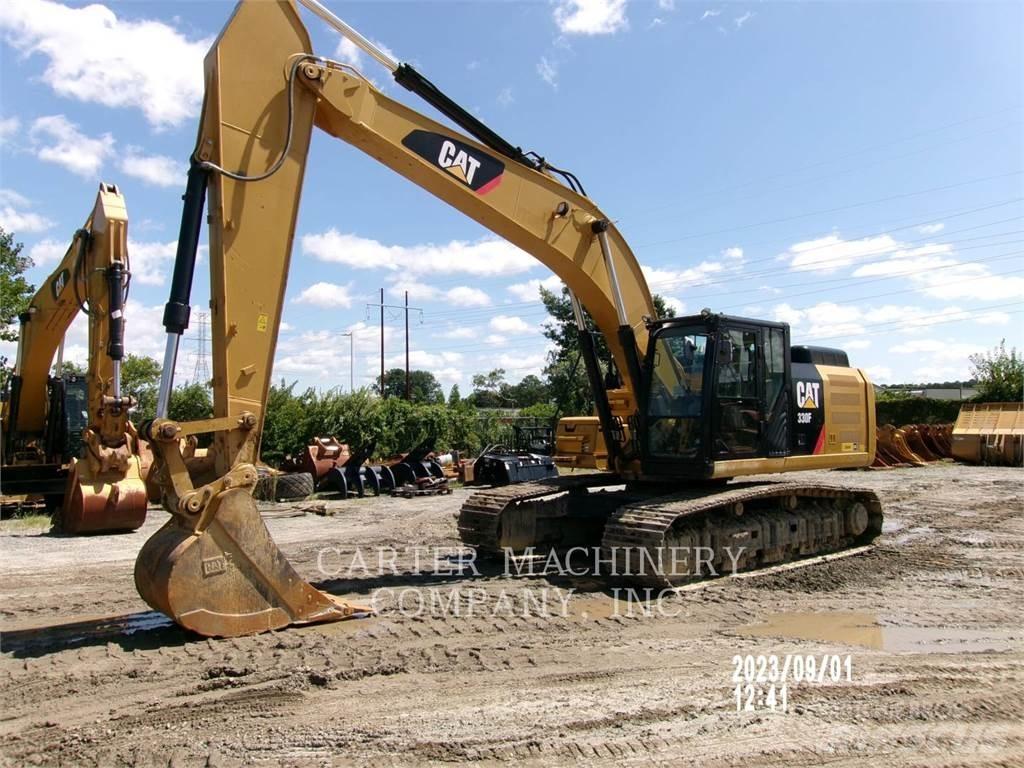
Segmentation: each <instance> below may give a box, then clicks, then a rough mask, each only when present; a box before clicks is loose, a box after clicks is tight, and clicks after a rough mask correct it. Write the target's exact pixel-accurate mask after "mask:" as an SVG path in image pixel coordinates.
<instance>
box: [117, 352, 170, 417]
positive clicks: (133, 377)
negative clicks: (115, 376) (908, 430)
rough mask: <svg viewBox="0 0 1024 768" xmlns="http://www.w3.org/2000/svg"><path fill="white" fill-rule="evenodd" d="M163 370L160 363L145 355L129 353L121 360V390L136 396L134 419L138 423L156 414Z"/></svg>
mask: <svg viewBox="0 0 1024 768" xmlns="http://www.w3.org/2000/svg"><path fill="white" fill-rule="evenodd" d="M162 370H163V369H162V368H161V366H160V363H158V362H157V361H156V360H154V359H153V358H152V357H147V356H145V355H133V354H131V353H129V354H128V355H126V356H125V358H124V360H123V361H122V362H121V391H122V392H124V393H126V394H128V395H131V396H132V397H134V398H135V411H134V413H133V414H132V420H133V421H134V422H135V423H136V424H141V423H142V422H143V421H146V420H147V419H152V418H153V417H154V416H156V399H157V394H158V392H159V389H160V372H161V371H162Z"/></svg>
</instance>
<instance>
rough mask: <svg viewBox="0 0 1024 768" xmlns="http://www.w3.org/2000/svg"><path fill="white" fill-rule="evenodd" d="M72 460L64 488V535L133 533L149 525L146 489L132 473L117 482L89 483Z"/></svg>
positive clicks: (62, 518) (61, 522) (61, 519)
mask: <svg viewBox="0 0 1024 768" xmlns="http://www.w3.org/2000/svg"><path fill="white" fill-rule="evenodd" d="M82 466H83V463H82V462H80V461H72V463H71V468H70V469H69V471H68V480H67V485H66V486H65V488H64V504H63V506H62V507H61V511H60V529H61V531H63V532H64V533H75V534H77V533H100V532H115V531H134V530H135V529H137V528H138V527H139V526H140V525H142V524H143V523H144V522H146V503H147V501H146V486H145V484H144V483H143V482H142V479H141V478H139V477H137V476H136V477H133V476H131V474H129V476H127V477H124V478H122V479H119V480H117V481H116V482H103V481H101V480H90V479H89V478H86V477H84V476H83V475H82V473H81V471H80V468H81V467H82Z"/></svg>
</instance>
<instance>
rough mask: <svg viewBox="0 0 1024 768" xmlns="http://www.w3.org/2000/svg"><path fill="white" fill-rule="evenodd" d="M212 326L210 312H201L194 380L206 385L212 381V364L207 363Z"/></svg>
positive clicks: (197, 326) (197, 330) (198, 323)
mask: <svg viewBox="0 0 1024 768" xmlns="http://www.w3.org/2000/svg"><path fill="white" fill-rule="evenodd" d="M209 328H210V315H209V313H208V312H200V313H199V318H198V322H197V324H196V351H195V358H196V364H195V369H194V370H193V373H192V380H193V381H196V382H199V383H200V384H202V385H203V386H204V387H205V386H207V385H208V384H209V381H210V366H209V364H208V363H207V359H206V356H207V352H206V340H207V334H208V331H209Z"/></svg>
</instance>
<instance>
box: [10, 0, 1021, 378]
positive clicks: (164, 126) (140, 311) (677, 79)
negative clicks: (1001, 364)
mask: <svg viewBox="0 0 1024 768" xmlns="http://www.w3.org/2000/svg"><path fill="white" fill-rule="evenodd" d="M327 4H328V6H329V7H331V8H332V10H334V11H335V12H336V13H337V14H338V15H340V16H341V17H342V18H344V19H345V20H346V21H348V22H349V23H350V24H352V25H353V26H355V27H356V28H357V29H359V30H360V31H362V32H363V33H364V34H365V35H366V36H368V37H370V38H371V39H373V40H376V41H378V42H380V43H382V44H384V45H385V46H386V47H387V48H388V49H390V50H391V51H393V52H394V53H395V54H396V56H397V57H398V58H399V59H401V60H405V61H410V62H412V63H414V64H415V65H416V66H417V67H418V68H419V69H420V70H421V71H422V72H424V73H425V74H426V75H427V76H428V77H430V78H431V79H432V80H433V81H434V82H436V83H438V84H439V85H440V86H441V87H442V88H444V89H445V90H446V91H447V92H448V93H449V94H450V95H451V96H453V97H454V98H455V99H456V100H457V101H459V102H460V103H462V104H463V105H464V106H466V107H467V108H469V109H471V110H473V111H474V112H476V113H477V114H478V115H479V116H480V117H481V118H482V119H484V120H485V121H486V122H487V123H489V124H490V125H491V127H493V128H494V129H496V130H497V131H498V132H499V133H501V134H502V135H504V136H505V137H507V138H508V139H510V140H511V141H512V142H513V143H515V144H518V145H520V146H522V147H524V148H528V149H534V150H536V151H538V152H539V153H540V154H542V155H544V156H545V157H546V158H548V159H549V160H550V161H551V162H553V163H554V164H555V165H558V166H560V167H565V168H569V169H571V170H573V171H574V172H575V173H576V174H577V175H578V176H579V177H580V179H581V180H582V181H583V183H584V185H585V186H586V189H587V191H588V193H589V195H590V196H591V197H592V198H593V199H594V200H595V201H596V202H597V203H598V204H599V205H600V206H601V208H602V209H603V210H604V211H606V212H608V213H609V214H610V215H611V216H613V217H614V218H615V219H616V220H617V221H618V224H619V227H620V228H621V230H622V231H623V233H624V235H625V236H626V238H627V239H628V241H629V242H630V244H631V246H632V247H633V250H634V252H635V253H636V255H637V257H638V259H639V260H640V262H641V263H642V264H644V265H645V267H646V268H647V273H648V279H649V281H650V283H651V287H652V289H653V290H654V291H656V292H658V293H661V294H662V295H664V296H666V297H669V298H670V299H671V301H672V303H673V304H674V305H675V306H676V308H677V309H679V310H680V311H686V312H696V311H699V310H700V309H701V308H702V307H710V308H712V309H714V310H719V311H727V312H731V313H735V314H744V315H748V316H755V317H765V318H771V319H781V320H786V321H788V322H790V323H791V324H792V326H793V338H794V341H796V342H812V343H821V344H828V345H836V346H842V347H844V348H846V349H847V350H848V351H849V353H850V357H851V360H852V361H853V363H854V364H856V365H858V366H861V367H864V368H867V369H868V371H869V372H870V373H871V375H872V376H873V377H874V378H875V379H876V380H877V381H880V382H902V381H926V380H929V381H930V380H946V379H954V378H957V377H960V376H966V374H967V372H968V366H967V356H968V355H969V354H971V353H972V352H975V351H980V350H983V349H986V348H990V347H992V346H993V345H995V344H996V343H998V342H999V340H1000V339H1001V338H1004V337H1005V338H1006V340H1007V343H1008V344H1010V345H1014V344H1015V345H1018V346H1022V341H1024V333H1022V328H1024V258H1022V255H1024V131H1022V127H1024V126H1022V120H1024V109H1022V107H1024V88H1022V86H1024V54H1022V46H1021V32H1020V30H1021V29H1022V28H1024V6H1022V5H1021V4H1019V3H1005V4H1000V3H915V2H906V3H854V2H847V3H812V4H801V3H777V2H769V3H703V2H702V3H682V2H675V3H673V2H671V0H659V2H635V1H633V2H626V1H625V0H588V1H586V2H583V1H582V0H575V1H564V0H556V2H550V3H549V2H532V3H484V2H476V3H468V2H463V3H445V2H413V3H409V2H404V3H399V2H377V3H367V2H355V3H344V2H338V1H337V0H328V2H327ZM231 8H232V4H231V3H228V2H107V3H105V4H93V5H87V4H85V3H78V2H68V3H64V4H61V3H57V2H51V1H50V0H6V2H4V3H3V4H0V40H2V44H0V76H2V82H0V138H2V142H3V144H2V149H0V188H2V191H0V225H2V226H4V228H5V229H8V230H13V231H14V232H15V233H16V235H17V237H18V239H19V240H20V241H22V242H24V243H25V246H26V251H27V252H28V253H29V254H31V255H32V256H33V258H34V259H35V260H36V262H37V266H36V267H35V268H34V269H33V270H32V272H31V273H30V278H32V279H33V280H35V281H37V282H38V281H40V280H41V279H43V278H44V277H45V276H46V274H48V273H49V271H50V269H52V267H53V265H54V263H55V261H56V259H58V258H59V257H60V256H61V255H62V254H63V251H64V249H65V248H66V247H67V244H68V242H69V240H70V238H71V235H72V233H73V232H74V230H75V229H76V228H77V227H79V226H81V224H82V222H83V221H84V219H85V217H86V215H87V214H88V212H89V210H90V209H91V206H92V202H93V199H94V197H95V191H96V188H97V185H98V183H99V182H100V181H106V182H113V183H117V184H119V185H120V187H121V189H122V191H123V192H124V194H125V196H126V198H127V202H128V210H129V213H130V217H131V219H130V225H129V232H130V247H131V254H132V258H133V269H134V272H135V276H134V282H133V289H132V296H131V304H130V305H129V314H128V330H127V333H128V338H127V341H128V344H129V349H130V350H133V351H135V352H137V353H141V354H149V355H153V356H155V357H158V358H159V357H160V355H161V350H162V346H163V332H162V328H161V327H160V324H159V321H160V316H161V313H162V306H163V303H164V302H165V301H166V299H167V293H166V292H167V280H168V276H169V274H170V269H171V266H172V263H173V253H174V241H175V238H176V235H177V228H178V220H179V215H180V196H181V193H182V191H183V187H184V170H185V167H186V163H187V158H188V156H189V154H190V152H191V149H192V145H193V142H194V140H195V132H196V122H197V116H198V111H199V106H200V101H201V98H202V76H201V61H202V57H203V55H204V53H205V51H206V49H207V48H208V47H209V45H210V43H211V42H212V39H213V37H214V36H215V35H216V33H217V32H218V30H219V29H220V28H221V26H222V25H223V24H224V23H225V22H226V20H227V18H228V16H229V14H230V12H231ZM303 15H304V18H305V21H306V24H307V26H308V27H309V29H310V32H311V34H312V37H313V41H314V45H315V47H316V49H317V51H318V52H319V53H321V54H322V55H326V56H330V57H334V58H341V59H345V60H349V61H354V63H356V64H357V65H358V66H359V67H360V68H361V69H362V70H363V71H364V72H365V73H366V74H367V75H368V76H370V77H371V78H373V79H374V80H375V81H376V82H377V83H378V84H379V85H380V86H381V87H382V88H384V90H385V91H386V92H387V93H389V95H392V96H393V97H396V98H399V99H402V100H404V101H406V102H407V103H409V104H410V105H411V106H413V107H414V108H416V109H419V110H421V111H423V112H425V113H426V114H428V115H432V116H433V113H432V111H431V109H430V107H428V106H427V105H425V104H423V103H421V102H418V101H417V100H416V97H414V96H412V95H410V94H408V93H407V92H405V91H404V90H403V89H401V88H399V87H397V86H395V85H394V84H393V83H392V82H391V81H390V76H389V75H388V73H387V72H386V71H385V70H384V69H382V68H380V67H379V66H378V65H376V64H375V63H373V62H371V61H368V60H367V59H366V57H363V56H359V55H358V53H357V52H355V51H354V50H353V48H352V46H350V45H344V44H340V42H339V38H338V36H337V35H336V34H334V33H333V32H332V31H330V30H329V29H327V28H326V27H325V26H324V25H323V24H322V23H321V22H320V21H319V20H318V19H316V18H315V17H313V16H312V15H311V14H309V13H307V12H305V11H303ZM207 266H208V264H207V262H205V261H204V262H203V263H201V265H200V269H199V274H198V275H197V280H196V285H195V290H194V294H193V306H194V309H193V324H192V328H191V329H190V330H189V332H188V335H187V337H186V341H185V342H184V345H183V349H182V354H181V356H180V361H179V370H178V380H179V381H184V380H186V379H188V378H191V376H192V374H193V373H194V369H195V358H194V354H193V351H194V349H195V347H196V344H195V341H194V339H195V336H196V331H195V329H196V325H197V323H196V313H197V311H198V309H200V308H202V307H203V306H204V305H205V303H206V300H207V298H208V280H207V277H206V274H205V271H204V270H205V269H206V268H207ZM541 281H547V283H546V284H548V285H554V282H553V278H552V276H551V275H550V273H548V272H547V271H546V269H545V268H543V267H542V266H540V265H539V264H536V263H535V262H533V260H532V259H530V258H529V257H527V256H525V255H524V254H522V253H521V252H518V251H517V250H516V249H514V248H512V247H511V246H508V245H507V244H504V243H500V242H495V241H494V238H493V237H492V236H490V235H489V234H488V233H487V232H486V231H485V230H483V229H482V228H481V227H479V226H478V225H476V224H475V223H473V222H471V221H469V220H468V219H466V218H465V217H463V216H462V215H461V214H459V213H458V212H456V211H454V210H453V209H450V208H448V207H447V206H445V205H443V204H442V203H440V202H438V201H436V200H435V199H433V198H432V197H430V196H429V195H428V194H427V193H426V192H424V191H422V190H420V189H418V188H416V187H414V186H412V185H411V184H409V183H407V182H404V181H403V180H401V179H400V178H398V177H397V176H395V175H393V174H392V173H391V172H390V171H388V170H387V169H386V168H384V167H383V166H380V165H378V164H377V163H375V162H374V161H371V160H370V159H368V158H367V157H365V156H363V155H361V154H360V153H359V152H358V151H356V150H354V149H353V148H351V147H349V146H347V145H345V144H343V143H341V142H338V141H337V140H334V139H330V138H328V137H326V136H324V135H322V134H321V135H317V136H315V138H314V142H313V146H312V149H311V161H310V164H309V168H308V170H307V177H306V187H305V191H304V194H303V202H302V209H301V213H300V219H299V227H298V234H297V237H296V247H295V252H294V255H293V262H292V271H291V276H290V279H289V284H288V291H287V299H286V305H285V309H284V322H285V326H284V330H283V332H282V335H281V340H280V345H279V350H278V355H277V359H276V363H275V369H274V376H275V379H280V378H285V379H287V380H289V381H292V380H297V381H298V382H299V383H300V386H306V385H308V386H317V387H329V386H334V385H343V386H346V387H347V385H348V374H349V342H348V339H347V338H345V337H342V336H341V335H340V334H342V333H345V332H348V331H352V332H354V333H355V343H356V358H355V378H356V385H357V386H360V385H365V384H369V383H371V382H372V380H373V377H374V376H375V375H376V372H377V370H378V369H379V363H378V359H377V354H378V352H377V350H378V348H379V347H378V345H379V336H378V330H377V328H376V315H375V314H373V313H370V314H368V310H367V308H366V304H367V303H375V302H376V301H377V300H378V298H377V297H378V290H379V288H382V287H383V288H384V289H385V291H386V299H387V302H388V303H392V304H397V303H400V302H401V297H402V293H403V291H404V290H409V291H410V296H411V299H410V303H411V304H412V305H413V306H416V307H421V308H422V310H423V312H422V315H420V314H419V313H415V314H414V315H413V321H412V342H411V346H412V349H413V358H412V359H413V365H414V366H415V367H423V368H428V369H430V370H432V371H434V372H435V374H437V375H438V377H439V378H440V379H441V381H442V382H443V383H444V385H445V387H446V388H447V387H448V386H450V385H451V384H453V383H458V384H459V385H460V388H461V389H462V391H463V392H466V391H468V390H469V388H470V385H469V380H470V378H471V377H472V375H473V374H474V373H481V372H486V371H487V370H489V369H491V368H494V367H503V368H505V369H506V370H507V371H508V378H509V379H510V380H512V381H515V380H518V379H519V378H521V377H522V376H524V375H526V374H529V373H539V372H540V370H541V368H542V367H543V361H544V356H545V351H546V347H545V342H544V339H543V338H542V336H541V334H540V331H541V324H542V322H543V321H544V319H545V315H544V312H543V308H542V307H541V305H540V303H539V301H538V299H537V284H538V283H539V282H541ZM387 322H388V325H387V327H386V330H385V343H386V348H387V356H388V365H389V367H390V366H392V365H396V366H397V365H401V364H402V361H403V338H402V324H401V318H400V317H399V316H397V315H396V314H394V313H389V317H388V320H387ZM11 352H12V350H11V345H6V346H4V347H2V348H0V354H7V355H8V356H12V354H11ZM84 352H85V327H84V324H82V323H79V324H77V325H76V326H75V328H74V329H73V330H72V332H71V334H70V336H69V339H68V356H69V357H71V358H78V359H81V358H82V356H83V355H84Z"/></svg>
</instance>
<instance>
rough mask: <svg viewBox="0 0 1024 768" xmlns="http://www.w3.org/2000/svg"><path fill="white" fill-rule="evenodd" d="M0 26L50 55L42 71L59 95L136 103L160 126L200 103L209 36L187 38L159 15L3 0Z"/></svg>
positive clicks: (14, 40) (13, 39) (43, 0)
mask: <svg viewBox="0 0 1024 768" xmlns="http://www.w3.org/2000/svg"><path fill="white" fill-rule="evenodd" d="M0 30H2V31H3V32H4V33H5V34H4V37H5V39H6V40H7V42H8V43H9V44H10V45H11V46H12V47H14V48H15V49H17V50H18V51H21V52H22V53H23V54H25V55H26V56H28V55H32V54H36V53H38V54H41V55H42V56H44V57H46V58H47V59H48V63H47V65H46V67H45V68H44V69H43V72H42V75H41V78H42V80H43V82H45V83H46V84H47V85H49V86H50V87H51V88H52V89H53V90H54V91H55V92H56V93H58V94H59V95H61V96H65V97H70V98H74V99H78V100H79V101H85V102H96V103H100V104H103V105H104V106H108V107H134V108H136V109H139V110H141V111H142V113H143V114H144V115H145V117H146V120H147V121H148V122H149V123H150V124H151V125H154V126H156V127H157V128H163V127H167V126H174V125H180V124H181V123H182V122H184V121H185V120H186V119H188V118H190V117H192V116H193V115H195V114H196V113H197V112H198V110H199V105H200V103H201V101H202V96H203V57H204V56H205V55H206V51H207V49H208V48H209V47H210V45H211V43H212V42H213V38H205V39H202V40H195V41H192V40H189V39H188V38H186V37H185V36H184V35H182V34H181V33H180V32H178V31H177V30H176V29H174V28H173V27H171V26H168V25H167V24H165V23H163V22H161V21H156V20H151V19H140V20H136V21H127V20H124V19H119V18H118V17H117V15H116V14H115V13H114V12H113V11H112V10H110V9H109V8H107V7H105V6H103V5H99V4H93V5H87V6H85V7H84V8H69V7H67V6H65V5H61V4H60V3H55V2H50V0H19V2H5V3H0Z"/></svg>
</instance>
